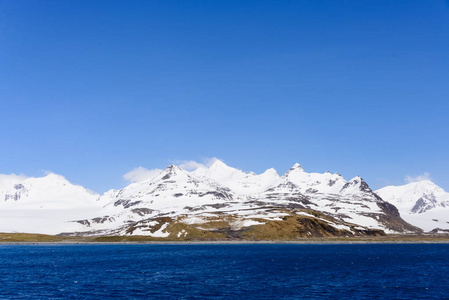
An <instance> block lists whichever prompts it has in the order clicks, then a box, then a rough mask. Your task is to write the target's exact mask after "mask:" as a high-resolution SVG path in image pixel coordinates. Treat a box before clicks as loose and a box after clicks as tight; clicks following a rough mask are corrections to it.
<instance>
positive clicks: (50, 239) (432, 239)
mask: <svg viewBox="0 0 449 300" xmlns="http://www.w3.org/2000/svg"><path fill="white" fill-rule="evenodd" d="M245 244H248V245H250V244H252V245H257V244H261V245H267V244H299V245H300V244H304V245H307V244H310V245H312V244H317V245H327V244H328V245H337V244H449V235H405V236H401V235H387V236H382V237H347V238H342V237H336V238H332V237H323V238H304V239H297V240H239V239H236V240H164V239H155V238H151V237H147V236H111V237H62V236H53V235H41V234H24V233H0V245H2V246H3V245H245Z"/></svg>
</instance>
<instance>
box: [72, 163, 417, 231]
mask: <svg viewBox="0 0 449 300" xmlns="http://www.w3.org/2000/svg"><path fill="white" fill-rule="evenodd" d="M101 202H103V203H107V204H106V205H105V207H104V212H105V214H104V215H101V216H98V217H96V218H93V219H90V220H89V219H79V220H77V223H78V224H79V228H78V230H77V232H78V233H77V234H94V235H98V234H103V235H117V234H119V235H123V234H135V235H149V236H153V237H172V238H173V237H187V236H194V237H203V238H207V237H211V234H212V236H214V234H215V236H217V234H218V236H220V234H222V236H223V237H225V236H228V237H229V236H232V235H234V237H235V235H237V236H240V235H241V234H242V232H247V234H249V233H250V232H253V231H254V230H256V229H258V230H260V231H261V232H262V233H263V232H269V231H270V230H269V229H270V228H271V230H273V228H276V227H279V228H280V229H279V230H280V231H281V232H282V233H280V232H277V231H276V230H278V229H276V230H275V233H273V235H274V237H278V236H279V234H281V235H285V234H287V235H292V234H293V235H292V236H295V234H297V236H308V235H334V234H335V235H353V234H378V233H379V232H380V231H384V232H387V233H403V232H409V233H410V232H417V231H419V229H417V228H415V227H413V226H410V225H409V224H407V223H406V222H404V221H403V220H402V219H401V218H400V217H399V214H398V212H397V210H396V209H395V207H394V206H392V205H390V204H388V203H386V202H385V201H383V200H382V199H381V198H380V197H378V196H377V195H376V194H374V193H373V192H372V191H371V189H370V188H369V187H368V185H367V184H366V183H365V182H364V181H363V180H362V179H361V178H360V177H355V178H354V179H352V180H350V181H346V180H345V179H344V178H343V177H342V176H341V175H339V174H330V173H328V172H326V173H324V174H319V173H307V172H305V171H304V170H303V169H302V168H301V166H300V165H299V164H295V165H294V166H293V167H292V168H291V169H290V170H289V171H288V172H287V173H286V174H284V175H283V176H282V177H280V176H279V175H278V174H277V172H276V171H275V170H274V169H269V170H267V171H265V172H264V173H262V174H260V175H257V174H254V173H245V172H243V171H240V170H237V169H234V168H231V167H229V166H227V165H225V164H224V163H223V162H221V161H219V160H216V161H215V162H214V163H213V164H212V165H211V166H210V167H208V168H207V167H200V168H198V169H197V170H195V171H193V172H187V171H185V170H183V169H181V168H179V167H177V166H174V165H170V166H169V167H168V168H166V169H165V170H163V171H162V172H161V173H160V174H159V175H158V176H156V177H154V178H151V179H148V180H144V181H141V182H137V183H133V184H131V185H129V186H128V187H126V188H124V189H122V190H120V191H110V192H109V193H107V194H105V195H103V196H102V200H101ZM292 220H293V221H292ZM312 221H313V222H317V224H319V225H317V224H315V223H313V222H312ZM286 222H287V223H288V222H290V223H292V222H293V223H294V224H295V225H292V224H290V225H291V226H293V227H292V228H290V231H291V230H293V233H292V232H288V233H286V232H283V231H285V228H282V227H283V226H285V225H283V223H286ZM304 222H305V223H304ZM309 222H312V223H313V224H314V225H311V224H310V223H309ZM258 226H259V227H258ZM295 226H296V227H295ZM265 227H268V228H265ZM317 227H318V228H319V229H317ZM254 228H256V229H254ZM262 228H265V229H262ZM251 230H253V231H251ZM279 230H278V231H279ZM301 230H302V231H301ZM256 231H257V230H256ZM200 232H202V233H200ZM261 232H258V233H256V234H255V235H256V236H254V235H253V236H252V237H253V238H258V237H260V236H261V235H262V236H263V234H262V233H261ZM295 232H296V233H295ZM211 238H212V237H211ZM267 238H268V237H267ZM271 238H273V236H271Z"/></svg>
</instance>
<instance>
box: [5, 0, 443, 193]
mask: <svg viewBox="0 0 449 300" xmlns="http://www.w3.org/2000/svg"><path fill="white" fill-rule="evenodd" d="M448 101H449V3H448V2H447V1H437V0H435V1H422V0H419V1H418V0H416V1H415V0H407V1H405V0H404V1H390V0H388V1H368V0H366V1H364V0H353V1H334V0H330V1H318V0H310V1H300V0H298V1H278V0H276V1H230V0H227V1H69V0H66V1H61V0H55V1H50V0H47V1H31V0H30V1H16V0H0V113H1V120H0V137H1V144H0V173H4V174H9V173H16V174H20V173H22V174H25V175H28V176H41V175H42V174H43V172H44V170H50V171H53V172H55V173H59V174H62V175H64V176H65V177H66V178H67V179H69V180H70V181H72V182H74V183H77V184H81V185H83V186H85V187H88V188H90V189H92V190H94V191H97V192H104V191H106V190H108V189H110V188H121V187H123V186H124V185H125V180H124V179H123V177H122V176H123V174H125V173H127V172H129V171H130V170H132V169H134V168H136V167H138V166H143V167H145V168H148V169H152V168H164V167H166V166H167V165H168V164H170V163H171V162H177V161H180V160H196V161H202V160H203V159H204V158H207V157H218V158H220V159H222V160H223V161H224V162H225V163H227V164H228V165H230V166H232V167H236V168H238V169H242V170H245V171H254V172H258V173H259V172H262V171H264V170H265V169H267V168H271V167H274V168H275V169H277V170H278V172H279V173H281V174H282V173H284V172H285V171H287V170H288V169H289V168H290V167H291V166H292V165H293V164H294V163H295V162H299V163H300V164H301V165H302V166H303V167H304V169H305V170H306V171H309V172H311V171H313V172H325V171H327V170H329V171H331V172H339V173H341V174H342V175H343V176H344V177H345V178H347V179H350V178H352V177H354V176H356V175H360V176H361V177H363V178H364V179H365V180H366V181H367V182H368V183H369V184H370V185H371V187H372V188H374V189H377V188H380V187H383V186H385V185H387V184H404V182H405V181H404V178H405V177H406V176H412V177H414V176H430V177H431V178H432V179H433V181H434V182H435V183H437V184H439V185H440V186H441V187H443V188H444V189H446V190H449V155H448V154H449V138H448V136H449V134H448V131H449V130H448V129H449V117H448V113H449V103H448ZM426 172H427V173H428V174H427V175H423V174H424V173H426ZM429 174H430V175H429Z"/></svg>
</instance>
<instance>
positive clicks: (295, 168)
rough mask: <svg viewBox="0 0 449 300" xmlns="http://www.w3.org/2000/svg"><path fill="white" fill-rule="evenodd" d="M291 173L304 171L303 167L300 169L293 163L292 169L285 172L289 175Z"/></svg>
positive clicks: (299, 166)
mask: <svg viewBox="0 0 449 300" xmlns="http://www.w3.org/2000/svg"><path fill="white" fill-rule="evenodd" d="M292 171H304V169H303V167H302V166H301V165H300V164H298V163H295V164H294V165H293V167H291V168H290V169H289V170H288V171H287V173H290V172H292Z"/></svg>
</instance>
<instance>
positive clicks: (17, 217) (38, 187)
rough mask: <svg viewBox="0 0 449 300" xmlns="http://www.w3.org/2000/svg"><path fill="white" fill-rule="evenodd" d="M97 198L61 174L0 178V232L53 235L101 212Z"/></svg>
mask: <svg viewBox="0 0 449 300" xmlns="http://www.w3.org/2000/svg"><path fill="white" fill-rule="evenodd" d="M99 197H100V196H99V195H98V194H95V193H92V192H90V191H88V190H86V189H85V188H83V187H81V186H79V185H73V184H71V183H70V182H69V181H68V180H67V179H65V178H64V177H63V176H61V175H57V174H53V173H51V174H48V175H47V176H44V177H39V178H24V177H21V176H16V175H1V176H0V231H3V232H5V231H6V232H33V233H48V234H57V233H60V232H62V231H66V230H73V229H75V228H74V226H73V225H72V224H71V223H69V221H70V220H73V219H74V218H79V217H80V216H85V217H93V216H95V215H96V214H98V213H99V212H100V211H101V210H102V206H103V205H102V204H101V203H100V202H99V201H98V200H99Z"/></svg>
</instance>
